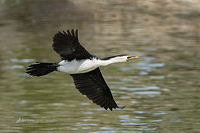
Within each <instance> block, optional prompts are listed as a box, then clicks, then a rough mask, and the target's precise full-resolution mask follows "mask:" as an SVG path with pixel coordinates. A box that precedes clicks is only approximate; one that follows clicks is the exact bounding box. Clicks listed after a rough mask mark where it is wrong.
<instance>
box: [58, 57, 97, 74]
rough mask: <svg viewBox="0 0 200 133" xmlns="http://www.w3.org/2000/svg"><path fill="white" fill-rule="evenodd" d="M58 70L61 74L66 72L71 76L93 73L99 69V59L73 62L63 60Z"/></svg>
mask: <svg viewBox="0 0 200 133" xmlns="http://www.w3.org/2000/svg"><path fill="white" fill-rule="evenodd" d="M58 65H59V66H58V67H57V70H58V71H61V72H66V73H70V74H75V73H85V72H89V71H92V70H94V69H96V68H97V67H99V65H98V60H97V59H95V58H94V59H92V60H90V59H86V60H85V59H84V60H72V61H67V60H63V61H61V62H59V63H58Z"/></svg>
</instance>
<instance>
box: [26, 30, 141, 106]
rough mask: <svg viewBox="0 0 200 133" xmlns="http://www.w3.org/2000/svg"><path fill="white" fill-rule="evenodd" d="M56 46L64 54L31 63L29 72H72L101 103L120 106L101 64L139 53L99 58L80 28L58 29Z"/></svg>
mask: <svg viewBox="0 0 200 133" xmlns="http://www.w3.org/2000/svg"><path fill="white" fill-rule="evenodd" d="M53 49H54V50H55V51H56V52H57V53H58V54H59V55H60V56H61V59H62V60H61V61H59V62H56V63H40V62H36V63H33V64H31V65H30V66H28V68H27V69H26V70H27V71H26V73H28V74H30V75H32V76H43V75H46V74H48V73H51V72H53V71H60V72H65V73H69V74H70V75H71V76H72V78H73V79H74V84H75V86H76V88H77V89H78V90H79V91H80V92H81V93H82V94H83V95H86V96H87V97H88V98H89V99H90V100H92V101H93V102H94V103H96V104H97V105H100V106H101V107H103V108H105V109H106V110H107V109H108V108H109V109H110V110H112V109H113V108H114V109H116V108H119V107H118V105H117V104H116V102H115V101H114V99H113V96H112V94H111V91H110V89H109V87H108V85H107V84H106V82H105V80H104V78H103V76H102V74H101V72H100V69H99V67H100V66H107V65H109V64H112V63H118V62H126V61H129V60H132V59H137V58H138V56H129V55H117V56H112V57H107V58H99V57H97V56H95V55H92V54H90V53H89V52H88V51H87V50H86V49H85V48H84V47H83V46H82V45H81V44H80V43H79V40H78V30H75V31H74V30H73V29H72V30H71V32H70V31H69V30H67V32H65V31H63V32H58V33H57V34H55V36H54V38H53Z"/></svg>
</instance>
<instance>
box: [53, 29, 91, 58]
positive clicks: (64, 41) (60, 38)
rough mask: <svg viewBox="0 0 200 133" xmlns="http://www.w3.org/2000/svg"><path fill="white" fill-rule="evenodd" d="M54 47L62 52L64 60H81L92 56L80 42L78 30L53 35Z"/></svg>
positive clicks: (58, 51)
mask: <svg viewBox="0 0 200 133" xmlns="http://www.w3.org/2000/svg"><path fill="white" fill-rule="evenodd" d="M53 49H54V50H55V51H56V52H57V53H58V54H60V56H61V58H62V60H69V61H71V60H73V59H77V60H81V59H87V58H92V55H91V54H90V53H89V52H88V51H87V50H86V49H85V48H84V47H83V46H82V45H81V44H80V43H79V40H78V30H76V31H74V30H73V29H72V30H71V32H70V31H69V30H67V32H65V31H63V32H58V33H57V34H55V36H54V37H53Z"/></svg>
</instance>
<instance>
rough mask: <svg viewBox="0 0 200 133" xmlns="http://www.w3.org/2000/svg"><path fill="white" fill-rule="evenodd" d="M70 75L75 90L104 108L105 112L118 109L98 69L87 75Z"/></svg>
mask: <svg viewBox="0 0 200 133" xmlns="http://www.w3.org/2000/svg"><path fill="white" fill-rule="evenodd" d="M70 75H71V76H72V77H73V79H74V83H75V86H76V88H77V89H78V90H79V91H80V92H81V93H82V94H83V95H86V96H87V97H88V98H89V99H90V100H92V101H93V102H94V103H96V104H97V105H100V106H101V107H104V108H105V109H106V110H107V109H108V108H109V109H110V110H112V109H113V108H119V107H118V106H117V104H116V103H115V101H114V99H113V96H112V94H111V91H110V89H109V87H108V85H107V84H106V82H105V80H104V79H103V76H102V74H101V72H100V69H99V68H96V69H95V70H93V71H90V72H87V73H81V74H70Z"/></svg>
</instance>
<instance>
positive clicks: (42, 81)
mask: <svg viewBox="0 0 200 133" xmlns="http://www.w3.org/2000/svg"><path fill="white" fill-rule="evenodd" d="M72 28H73V29H79V40H80V42H81V44H82V45H83V46H84V47H85V48H86V49H87V50H88V51H89V52H90V53H93V54H95V55H97V56H99V57H106V56H113V55H118V54H131V55H138V56H139V57H140V58H139V59H138V60H135V61H130V62H127V63H122V64H113V65H110V66H107V67H102V68H101V71H102V73H103V75H104V78H105V80H106V81H107V83H108V85H109V86H110V88H111V91H112V93H113V96H114V99H115V100H116V101H117V103H118V104H119V106H123V105H125V106H126V108H125V109H123V110H114V111H108V110H107V111H106V110H104V109H102V108H100V107H99V106H97V105H95V104H93V103H92V102H91V101H90V100H88V99H87V98H86V97H85V96H83V95H81V94H80V93H79V92H78V91H77V90H76V89H75V87H74V84H73V80H72V78H71V77H70V76H69V75H68V74H64V73H59V72H54V73H51V74H49V75H46V76H44V77H31V76H29V75H27V74H26V73H25V69H26V68H27V66H28V65H30V64H31V63H33V62H36V61H38V62H57V61H59V60H60V57H59V55H57V54H56V53H55V52H54V51H53V49H52V47H51V45H52V37H53V36H54V34H55V33H57V32H58V31H63V30H67V29H72ZM199 66H200V1H199V0H163V1H161V0H101V1H94V0H0V78H1V80H0V119H1V120H0V132H2V133H4V132H6V133H8V132H10V133H29V132H31V133H41V132H49V133H66V132H69V133H71V132H72V133H73V132H74V133H77V132H82V133H84V132H85V133H86V132H90V133H104V132H105V133H158V132H159V133H169V132H170V133H197V132H200V119H199V118H200V90H199V89H200V82H199V81H200V67H199Z"/></svg>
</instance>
